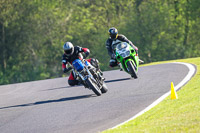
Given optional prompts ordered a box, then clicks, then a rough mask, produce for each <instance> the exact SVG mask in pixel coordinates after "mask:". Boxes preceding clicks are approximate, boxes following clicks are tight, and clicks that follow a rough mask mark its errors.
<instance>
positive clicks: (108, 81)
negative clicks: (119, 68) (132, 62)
mask: <svg viewBox="0 0 200 133" xmlns="http://www.w3.org/2000/svg"><path fill="white" fill-rule="evenodd" d="M130 79H132V78H123V79H114V80H106V81H105V83H110V82H118V81H124V80H130Z"/></svg>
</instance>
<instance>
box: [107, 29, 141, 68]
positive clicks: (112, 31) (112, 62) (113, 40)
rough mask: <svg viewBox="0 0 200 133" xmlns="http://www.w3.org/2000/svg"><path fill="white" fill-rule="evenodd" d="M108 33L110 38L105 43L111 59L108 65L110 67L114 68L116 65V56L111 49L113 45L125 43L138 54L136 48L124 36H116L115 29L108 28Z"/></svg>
mask: <svg viewBox="0 0 200 133" xmlns="http://www.w3.org/2000/svg"><path fill="white" fill-rule="evenodd" d="M108 33H109V35H110V37H109V38H108V39H107V41H106V48H107V50H108V54H109V55H110V57H111V59H110V63H109V65H110V67H115V66H117V65H118V63H117V60H116V56H115V53H114V48H113V46H114V45H115V44H118V43H120V42H127V43H129V44H130V45H131V46H132V47H133V48H134V49H135V51H136V53H138V48H137V47H136V46H135V45H134V44H133V43H132V42H131V41H130V40H128V39H127V38H126V37H125V36H124V35H122V34H118V31H117V29H116V28H114V27H112V28H110V29H109V30H108Z"/></svg>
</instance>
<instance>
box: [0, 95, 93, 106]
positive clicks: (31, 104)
mask: <svg viewBox="0 0 200 133" xmlns="http://www.w3.org/2000/svg"><path fill="white" fill-rule="evenodd" d="M91 97H96V95H94V94H90V95H83V96H74V97H66V98H60V99H56V100H46V101H38V102H35V103H27V104H21V105H13V106H7V107H0V109H7V108H15V107H26V106H34V105H40V104H47V103H54V102H64V101H71V100H78V99H85V98H91Z"/></svg>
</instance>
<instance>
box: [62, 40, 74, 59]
mask: <svg viewBox="0 0 200 133" xmlns="http://www.w3.org/2000/svg"><path fill="white" fill-rule="evenodd" d="M63 49H64V52H65V54H66V55H67V56H70V55H72V54H73V53H74V46H73V44H72V43H71V42H66V43H65V44H64V45H63Z"/></svg>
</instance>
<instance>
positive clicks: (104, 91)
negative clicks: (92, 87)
mask: <svg viewBox="0 0 200 133" xmlns="http://www.w3.org/2000/svg"><path fill="white" fill-rule="evenodd" d="M107 91H108V87H107V85H106V84H105V82H103V86H102V88H101V92H102V93H106V92H107Z"/></svg>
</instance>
